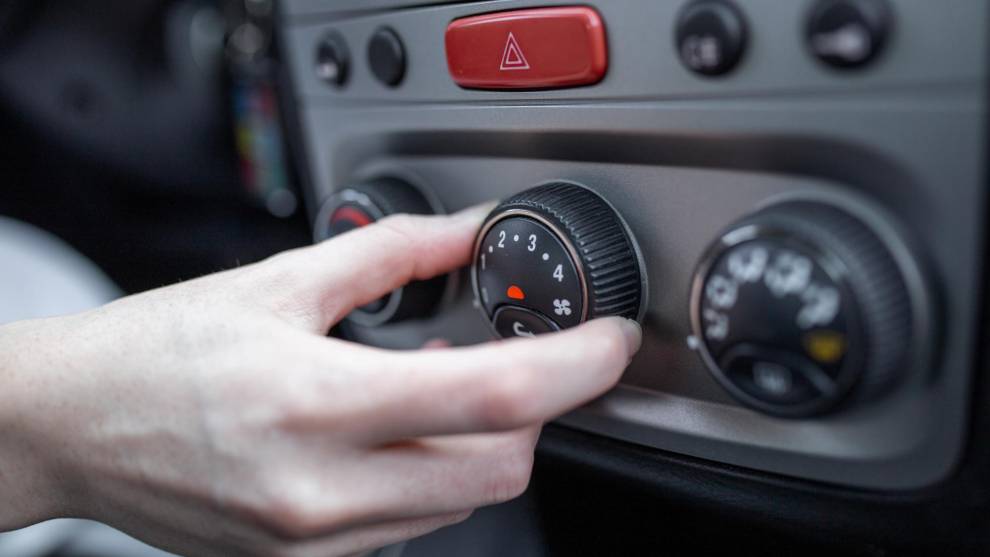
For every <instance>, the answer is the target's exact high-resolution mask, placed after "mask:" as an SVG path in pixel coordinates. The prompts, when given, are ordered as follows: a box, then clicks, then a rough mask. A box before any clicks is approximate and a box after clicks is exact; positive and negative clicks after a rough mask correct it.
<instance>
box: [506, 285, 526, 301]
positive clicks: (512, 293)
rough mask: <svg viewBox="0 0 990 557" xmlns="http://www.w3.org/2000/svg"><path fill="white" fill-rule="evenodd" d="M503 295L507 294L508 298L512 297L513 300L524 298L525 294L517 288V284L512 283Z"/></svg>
mask: <svg viewBox="0 0 990 557" xmlns="http://www.w3.org/2000/svg"><path fill="white" fill-rule="evenodd" d="M505 295H506V296H508V297H510V298H512V299H513V300H525V299H526V295H525V294H523V291H522V288H519V287H518V286H516V285H514V284H513V285H512V286H510V287H509V289H508V290H507V291H506V292H505Z"/></svg>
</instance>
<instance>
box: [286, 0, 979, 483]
mask: <svg viewBox="0 0 990 557" xmlns="http://www.w3.org/2000/svg"><path fill="white" fill-rule="evenodd" d="M280 9H281V11H282V15H283V16H284V17H283V18H282V19H281V20H280V22H281V25H282V27H283V29H282V31H283V33H282V35H281V38H282V39H283V41H282V42H283V44H284V45H285V49H286V61H287V62H288V65H289V69H290V72H291V76H292V82H293V90H292V94H293V99H294V100H295V101H296V103H295V109H296V110H298V113H299V123H300V124H301V126H300V127H301V129H300V139H301V143H302V144H303V145H304V146H305V149H304V152H305V156H306V158H307V161H306V162H307V164H306V170H307V171H308V174H309V176H308V178H309V183H310V189H311V190H312V191H309V192H307V193H308V195H307V200H308V202H309V209H310V216H311V217H312V218H313V219H314V222H315V225H316V226H315V228H316V230H317V238H318V239H323V238H325V237H328V236H331V235H333V234H337V233H344V232H342V230H343V229H345V228H347V227H348V226H351V225H359V224H361V223H363V222H366V221H367V222H370V221H373V220H376V219H377V218H381V217H380V216H379V215H384V214H387V213H389V212H390V211H392V212H395V211H406V212H416V211H420V212H436V211H437V209H438V205H439V203H435V202H434V200H437V201H439V202H441V203H442V204H443V205H444V206H445V207H446V208H448V209H450V210H451V211H456V210H459V209H462V208H465V207H469V206H472V205H475V204H478V203H483V202H489V201H492V200H501V201H500V202H499V205H498V206H497V207H496V208H495V210H494V211H493V212H492V213H491V214H490V215H489V216H488V218H487V219H486V220H485V222H484V224H483V225H482V226H481V227H480V229H479V230H478V233H477V235H476V236H475V238H474V239H473V240H474V243H473V244H472V245H471V246H470V249H468V250H466V251H467V253H466V254H465V260H466V261H468V262H469V265H470V269H469V270H467V271H466V272H461V273H457V274H456V275H457V276H452V277H449V278H444V279H442V283H436V284H441V286H442V287H436V288H435V289H433V290H430V292H432V294H422V295H421V294H415V295H414V294H413V291H414V290H416V291H418V289H420V288H422V287H423V285H422V284H419V283H417V284H415V285H408V286H406V287H405V288H403V289H402V290H401V291H400V292H398V293H394V294H392V295H390V296H389V297H387V298H385V299H383V300H380V301H379V302H377V304H376V305H375V306H374V307H366V308H361V309H360V310H358V311H355V313H354V314H353V315H352V316H350V318H349V319H348V323H349V325H354V326H353V327H349V330H348V331H346V332H348V333H352V334H351V337H350V338H352V339H353V340H356V341H360V342H365V343H368V344H373V345H377V346H381V347H385V348H397V349H413V348H418V347H420V346H422V345H423V343H424V342H427V341H428V340H431V339H435V338H444V339H447V340H449V341H450V342H451V343H452V344H454V345H470V344H475V343H481V342H491V341H492V340H493V338H497V337H501V338H508V337H518V336H521V337H529V336H535V335H540V334H553V331H558V330H565V329H568V328H571V327H576V326H579V325H580V324H581V323H582V322H583V321H586V320H590V319H594V318H596V317H600V316H605V315H622V316H625V317H631V318H635V319H638V320H639V321H640V323H642V325H643V332H644V336H643V344H642V349H641V350H640V352H639V353H638V354H637V356H636V357H635V358H634V359H633V361H632V362H630V364H629V366H628V368H627V370H626V372H625V374H624V376H623V378H622V380H621V382H620V384H619V385H618V387H617V388H615V389H614V390H613V391H611V392H609V393H608V394H607V395H605V396H604V397H603V398H602V399H600V400H597V401H593V402H591V403H590V404H588V405H587V406H585V407H583V408H580V409H578V410H576V411H574V412H572V413H569V414H567V415H565V416H562V417H560V418H559V420H558V421H559V423H562V424H564V425H567V426H569V427H571V428H575V429H579V430H582V431H585V432H589V433H592V434H597V435H604V436H608V437H612V438H616V439H620V440H623V441H627V442H631V443H636V444H639V445H642V446H645V447H651V448H656V449H659V450H662V451H667V452H670V453H677V454H682V455H688V456H692V457H698V458H701V459H705V460H708V461H713V462H721V463H726V464H731V465H735V466H741V467H747V468H752V469H757V470H761V471H763V472H768V473H777V474H783V475H787V476H791V477H797V478H803V479H808V480H814V481H817V482H825V483H831V484H839V485H843V486H852V487H860V488H866V489H871V490H898V489H902V490H903V489H915V488H919V487H924V486H930V485H933V484H935V483H937V482H939V481H941V480H942V479H944V478H946V477H947V476H948V475H949V474H951V472H952V470H954V469H955V467H956V465H957V464H958V463H959V462H960V459H961V458H962V456H963V454H964V448H965V439H966V437H965V434H966V430H967V428H966V424H967V423H970V422H969V421H968V420H970V418H971V408H972V404H971V401H972V397H971V394H970V389H971V388H972V386H973V384H974V383H973V381H972V380H973V377H974V375H973V374H974V369H975V359H974V355H973V352H974V350H973V347H974V346H978V345H979V337H978V336H977V329H976V327H975V326H974V324H975V323H977V322H978V318H979V311H980V308H981V307H982V298H981V291H982V287H983V285H984V282H985V279H984V278H983V275H982V270H981V269H982V258H983V256H984V247H983V246H984V243H983V240H984V238H983V234H984V229H985V226H984V225H985V215H984V213H985V208H986V184H985V178H984V177H985V176H986V173H985V171H984V166H985V160H986V150H985V147H984V146H985V145H986V141H985V135H986V133H985V132H986V99H987V96H986V83H987V80H986V74H987V68H988V67H990V64H988V54H987V53H990V48H988V45H990V39H988V38H987V34H986V32H985V31H986V29H985V26H986V25H985V22H986V21H987V17H988V16H990V5H987V4H986V3H981V2H972V1H971V0H945V1H944V2H938V3H934V2H911V1H906V0H805V1H801V2H780V1H779V0H747V1H746V2H741V1H739V0H677V1H670V2H657V1H655V0H608V1H607V2H606V1H600V0H591V1H589V2H585V3H582V4H566V3H565V4H547V3H545V2H542V3H541V2H539V1H537V0H501V1H498V2H495V1H484V0H482V1H479V2H455V1H438V2H433V3H430V5H429V6H424V5H423V3H422V2H415V1H413V0H381V1H378V2H375V6H370V5H369V3H368V2H367V1H366V0H333V1H330V0H326V1H324V0H285V1H284V2H281V3H280ZM382 37H385V38H387V39H388V40H384V39H383V38H382ZM932 37H936V38H937V37H952V38H953V40H952V41H939V40H930V39H931V38H932ZM382 45H386V46H387V48H385V47H382ZM475 47H477V48H475ZM380 177H389V178H388V179H389V181H392V182H393V184H404V185H408V184H415V185H416V186H417V187H415V188H405V187H404V186H400V187H398V188H394V187H387V188H385V189H389V190H390V191H389V192H388V193H386V192H384V191H383V189H382V188H381V187H380V180H379V178H380ZM396 189H399V190H402V191H407V192H408V191H413V190H415V191H416V192H419V193H420V194H421V200H420V203H419V206H420V209H411V208H410V209H406V208H399V207H394V206H393V207H389V208H387V207H385V205H386V202H385V201H384V200H383V199H384V198H385V197H389V198H391V193H392V191H394V190H396ZM422 194H425V195H422ZM424 200H425V201H428V203H424V202H423V201H424ZM374 207H378V208H381V209H386V210H384V211H379V212H376V211H375V209H374ZM361 211H364V213H361ZM359 214H363V215H365V216H367V217H368V218H365V217H364V216H359ZM348 219H350V220H348ZM349 223H350V224H349ZM441 297H442V300H441ZM413 300H420V301H422V302H423V303H424V306H423V307H419V308H412V307H408V306H407V305H406V304H407V303H411V302H412V301H413Z"/></svg>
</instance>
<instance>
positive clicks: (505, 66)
mask: <svg viewBox="0 0 990 557" xmlns="http://www.w3.org/2000/svg"><path fill="white" fill-rule="evenodd" d="M498 69H500V70H528V69H529V62H527V61H526V56H525V55H524V54H523V51H522V48H520V47H519V43H518V42H516V37H515V36H514V35H513V34H512V32H511V31H510V32H509V38H507V39H506V40H505V50H503V51H502V64H501V65H500V66H499V68H498Z"/></svg>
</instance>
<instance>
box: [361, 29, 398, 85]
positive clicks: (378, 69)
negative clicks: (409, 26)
mask: <svg viewBox="0 0 990 557" xmlns="http://www.w3.org/2000/svg"><path fill="white" fill-rule="evenodd" d="M368 65H369V66H371V73H373V74H375V77H376V78H378V81H381V82H382V83H383V84H385V85H387V86H389V87H395V86H397V85H398V84H399V83H401V82H402V78H403V77H404V76H405V75H406V49H405V47H403V46H402V40H401V39H399V35H398V34H396V32H395V31H393V30H392V29H389V28H388V27H382V28H380V29H378V30H377V31H375V34H374V35H372V37H371V41H370V42H369V43H368Z"/></svg>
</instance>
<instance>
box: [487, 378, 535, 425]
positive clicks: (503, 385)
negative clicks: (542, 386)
mask: <svg viewBox="0 0 990 557" xmlns="http://www.w3.org/2000/svg"><path fill="white" fill-rule="evenodd" d="M531 377H533V370H531V369H529V368H528V367H527V366H517V367H515V368H513V369H512V370H510V371H509V372H508V373H504V374H501V375H498V376H495V378H494V379H492V380H491V381H489V382H488V383H489V384H488V385H487V386H486V388H485V390H484V392H483V394H482V404H481V414H482V416H481V417H482V420H483V422H484V425H486V426H489V427H491V428H493V429H510V428H514V427H517V426H519V425H522V424H528V423H531V422H536V421H539V419H540V415H539V397H540V393H539V392H538V391H537V390H536V389H535V388H534V387H535V386H534V385H533V383H534V382H533V380H532V379H531Z"/></svg>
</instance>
